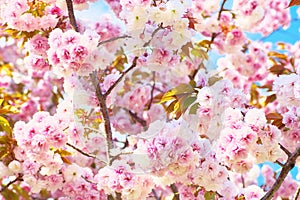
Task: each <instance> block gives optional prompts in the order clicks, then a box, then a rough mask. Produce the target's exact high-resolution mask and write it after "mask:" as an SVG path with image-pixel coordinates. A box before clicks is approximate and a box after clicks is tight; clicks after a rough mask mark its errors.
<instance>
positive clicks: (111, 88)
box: [103, 56, 139, 98]
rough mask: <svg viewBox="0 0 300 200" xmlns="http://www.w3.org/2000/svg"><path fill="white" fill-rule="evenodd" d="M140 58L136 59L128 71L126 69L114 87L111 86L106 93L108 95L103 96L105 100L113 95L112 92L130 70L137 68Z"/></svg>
mask: <svg viewBox="0 0 300 200" xmlns="http://www.w3.org/2000/svg"><path fill="white" fill-rule="evenodd" d="M138 58H139V57H138V56H136V57H134V59H133V61H132V64H131V66H130V67H129V68H128V69H126V70H125V71H123V72H122V74H121V76H120V77H119V78H118V79H117V81H116V82H115V83H114V84H113V85H112V86H110V88H109V89H108V90H107V91H106V93H105V94H104V95H103V97H104V98H106V97H107V96H108V95H109V94H110V93H111V91H112V90H113V89H114V88H115V87H116V86H117V84H118V83H119V82H120V81H121V80H122V78H123V77H124V76H125V75H126V74H127V73H128V72H129V71H130V70H132V69H133V68H135V67H136V64H137V63H136V62H137V59H138Z"/></svg>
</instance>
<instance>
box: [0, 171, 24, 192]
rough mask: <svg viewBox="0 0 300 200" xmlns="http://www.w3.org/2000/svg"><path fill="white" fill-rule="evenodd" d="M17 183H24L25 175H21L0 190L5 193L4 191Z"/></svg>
mask: <svg viewBox="0 0 300 200" xmlns="http://www.w3.org/2000/svg"><path fill="white" fill-rule="evenodd" d="M17 181H23V174H19V176H18V177H16V178H15V179H14V180H12V181H10V182H9V183H8V184H7V185H5V186H3V187H2V188H1V190H0V193H1V192H3V191H4V190H6V189H8V187H9V186H11V185H12V184H14V183H16V182H17Z"/></svg>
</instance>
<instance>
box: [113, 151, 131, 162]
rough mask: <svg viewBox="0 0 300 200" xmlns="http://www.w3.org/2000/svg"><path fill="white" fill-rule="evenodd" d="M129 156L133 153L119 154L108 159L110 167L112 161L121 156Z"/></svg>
mask: <svg viewBox="0 0 300 200" xmlns="http://www.w3.org/2000/svg"><path fill="white" fill-rule="evenodd" d="M129 154H133V152H122V153H119V154H117V155H115V156H112V158H111V159H110V165H111V164H112V163H113V161H115V160H116V159H117V158H119V157H120V156H122V155H129Z"/></svg>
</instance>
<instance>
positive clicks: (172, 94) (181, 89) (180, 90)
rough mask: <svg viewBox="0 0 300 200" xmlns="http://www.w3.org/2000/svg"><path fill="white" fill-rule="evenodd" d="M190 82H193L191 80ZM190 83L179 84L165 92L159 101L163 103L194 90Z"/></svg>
mask: <svg viewBox="0 0 300 200" xmlns="http://www.w3.org/2000/svg"><path fill="white" fill-rule="evenodd" d="M191 84H193V83H192V82H191ZM191 84H180V85H178V86H177V87H175V88H173V89H171V90H169V91H168V92H166V93H165V94H164V95H163V97H162V98H161V100H160V102H159V103H164V102H167V101H170V100H172V99H178V98H180V97H181V96H183V95H185V94H187V93H192V92H194V87H193V86H192V85H191Z"/></svg>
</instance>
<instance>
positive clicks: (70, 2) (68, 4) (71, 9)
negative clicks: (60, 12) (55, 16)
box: [66, 0, 78, 32]
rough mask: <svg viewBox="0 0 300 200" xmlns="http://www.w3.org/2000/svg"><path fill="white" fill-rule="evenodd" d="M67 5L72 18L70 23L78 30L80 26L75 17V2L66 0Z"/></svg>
mask: <svg viewBox="0 0 300 200" xmlns="http://www.w3.org/2000/svg"><path fill="white" fill-rule="evenodd" d="M66 3H67V7H68V15H69V19H70V24H71V25H72V27H73V29H74V30H75V31H76V32H78V26H77V23H76V19H75V14H74V8H73V2H72V0H66Z"/></svg>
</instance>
